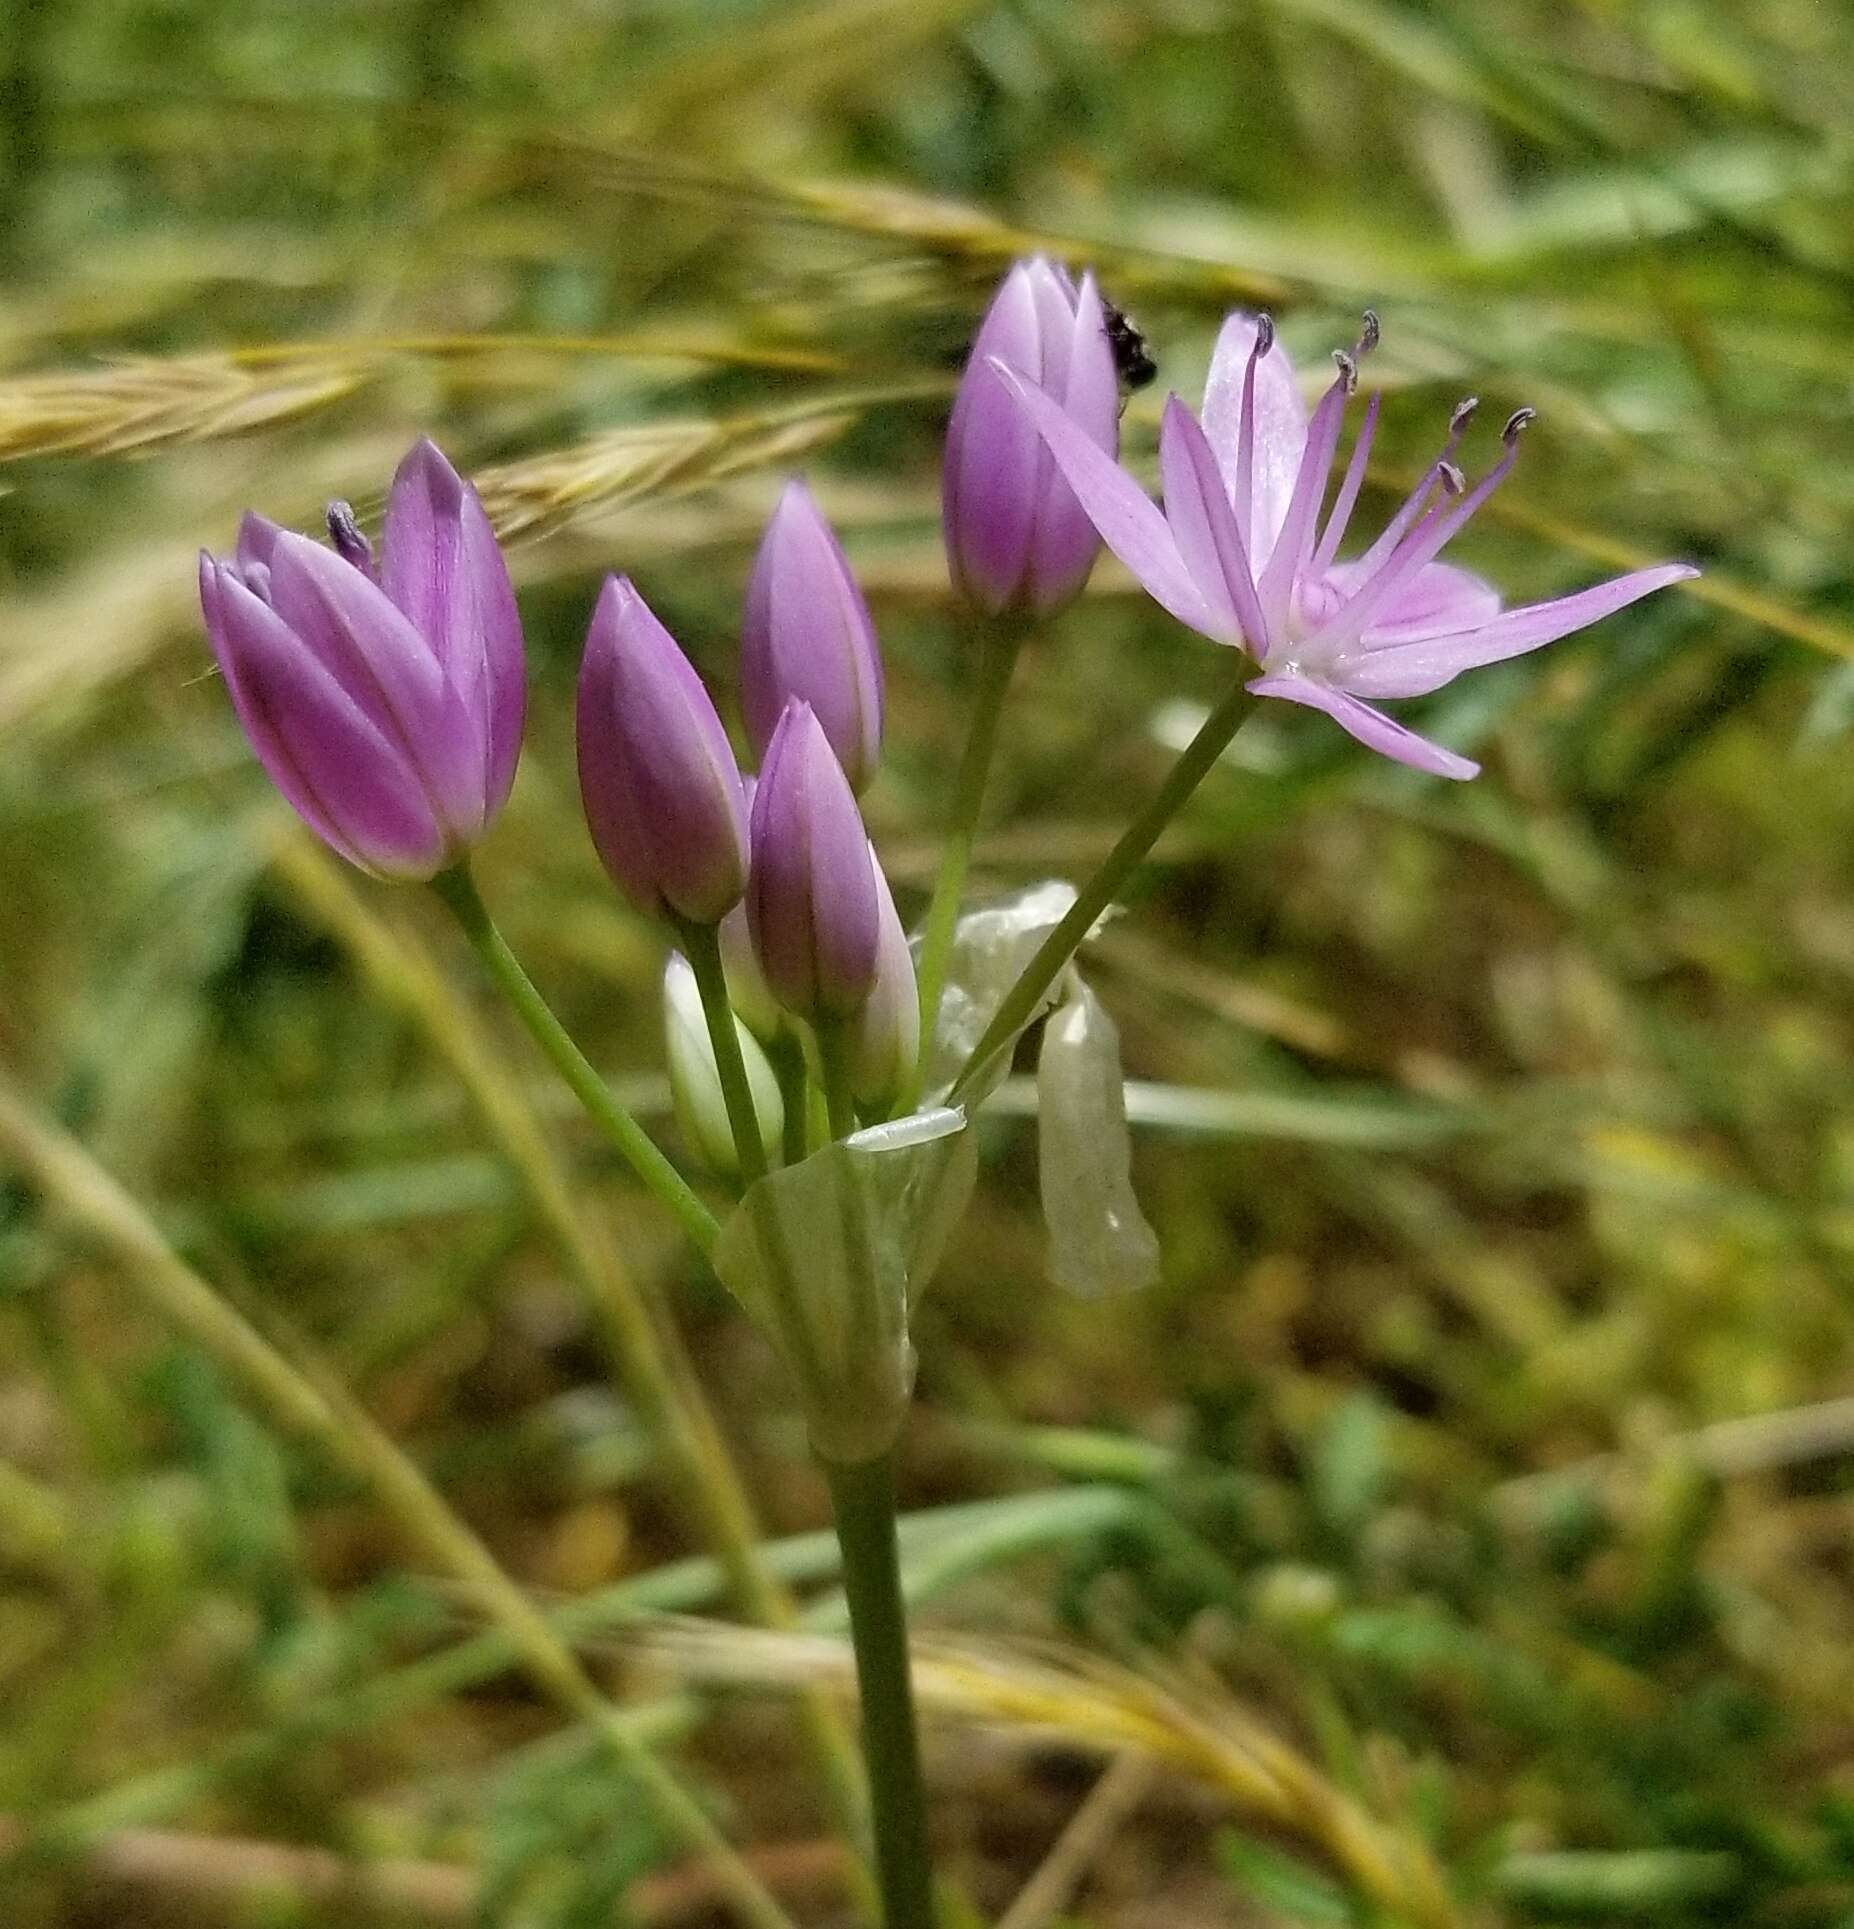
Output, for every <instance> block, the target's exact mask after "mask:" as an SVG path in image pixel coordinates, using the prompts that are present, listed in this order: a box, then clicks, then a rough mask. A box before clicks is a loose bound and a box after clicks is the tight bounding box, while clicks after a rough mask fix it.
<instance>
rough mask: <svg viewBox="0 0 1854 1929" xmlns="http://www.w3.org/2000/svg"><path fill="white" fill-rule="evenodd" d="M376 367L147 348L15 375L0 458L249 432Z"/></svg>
mask: <svg viewBox="0 0 1854 1929" xmlns="http://www.w3.org/2000/svg"><path fill="white" fill-rule="evenodd" d="M371 373H372V370H371V369H370V368H369V367H367V366H366V365H364V364H361V363H357V362H354V361H351V360H345V359H343V358H342V357H340V356H339V355H337V354H332V353H330V352H329V351H327V350H317V351H316V352H315V353H314V354H313V355H304V356H302V357H299V358H293V359H292V358H286V359H276V360H270V361H265V362H263V363H260V364H257V365H250V364H248V363H247V362H246V360H245V359H244V358H241V357H237V356H233V355H190V356H175V357H161V356H148V357H137V358H135V359H133V360H127V361H113V362H106V363H104V364H102V365H101V366H99V367H97V368H94V369H53V370H50V371H48V372H47V373H45V374H41V375H21V376H15V377H14V378H12V379H11V380H9V381H5V382H0V462H17V461H21V460H23V459H24V458H25V457H27V456H47V455H93V456H94V455H130V454H139V453H141V452H143V451H145V450H148V449H154V448H159V447H160V446H162V445H163V444H166V443H176V442H204V441H208V440H212V439H217V438H221V437H225V436H234V435H248V434H250V433H251V432H252V431H253V430H256V429H267V428H273V427H275V426H276V425H277V424H278V423H280V422H288V421H291V420H294V419H295V418H296V417H298V416H303V415H309V414H312V413H313V412H314V411H315V410H317V409H322V408H327V407H328V406H329V405H330V404H331V403H334V402H339V401H341V400H343V399H344V398H345V397H347V396H349V395H352V394H353V393H354V392H355V390H356V389H358V388H361V387H362V386H364V384H365V383H366V382H367V380H368V379H369V376H370V375H371Z"/></svg>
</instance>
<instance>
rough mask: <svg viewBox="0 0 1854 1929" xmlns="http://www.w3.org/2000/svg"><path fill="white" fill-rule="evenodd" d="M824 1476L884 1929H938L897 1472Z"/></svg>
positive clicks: (880, 1468)
mask: <svg viewBox="0 0 1854 1929" xmlns="http://www.w3.org/2000/svg"><path fill="white" fill-rule="evenodd" d="M824 1471H825V1474H826V1475H827V1477H828V1478H829V1480H830V1493H831V1504H832V1506H833V1507H834V1509H835V1510H836V1516H837V1539H838V1542H839V1543H840V1545H841V1546H842V1548H843V1587H844V1595H845V1598H846V1600H847V1601H848V1603H849V1609H850V1640H851V1643H852V1645H853V1646H854V1648H855V1650H856V1685H857V1689H858V1692H859V1693H860V1695H861V1698H862V1711H863V1723H862V1726H863V1755H864V1758H865V1759H866V1761H867V1762H868V1764H869V1791H870V1801H871V1806H872V1810H873V1815H874V1821H875V1844H876V1876H877V1880H878V1881H879V1882H880V1884H881V1888H882V1920H883V1924H884V1929H933V1865H932V1861H931V1858H930V1856H929V1854H928V1849H927V1807H926V1800H925V1796H924V1794H923V1791H922V1785H921V1753H920V1738H919V1734H918V1732H917V1729H916V1724H915V1719H914V1683H913V1678H912V1675H911V1674H910V1672H909V1667H908V1625H907V1608H906V1605H905V1604H904V1602H903V1600H902V1594H901V1567H900V1561H899V1558H898V1555H897V1550H896V1540H895V1484H894V1470H893V1467H892V1465H891V1464H890V1459H889V1456H888V1455H886V1454H884V1455H881V1456H880V1457H879V1458H877V1459H875V1460H866V1461H862V1462H860V1463H859V1464H857V1465H855V1466H842V1465H834V1464H830V1463H826V1464H825V1467H824Z"/></svg>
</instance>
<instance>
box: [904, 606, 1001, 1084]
mask: <svg viewBox="0 0 1854 1929" xmlns="http://www.w3.org/2000/svg"><path fill="white" fill-rule="evenodd" d="M974 627H975V628H976V629H977V631H978V648H979V687H978V694H977V696H976V697H975V698H974V699H973V703H972V721H971V724H970V726H969V728H968V730H967V734H966V747H965V751H964V753H963V755H962V756H961V757H960V760H959V776H958V780H957V783H956V785H955V788H954V791H953V818H952V822H951V823H950V824H949V825H948V826H947V830H946V843H945V846H944V848H943V849H942V850H941V853H940V868H939V871H938V873H937V874H936V875H935V878H934V884H933V897H932V899H931V900H930V901H929V903H928V906H927V921H926V923H925V924H924V925H923V926H922V935H921V960H920V985H921V1049H920V1061H919V1064H918V1065H917V1066H916V1069H915V1075H914V1084H913V1088H912V1091H911V1094H910V1096H911V1097H912V1098H918V1097H919V1093H920V1081H921V1076H922V1072H923V1070H924V1068H925V1065H926V1062H927V1054H928V1053H929V1052H930V1051H931V1050H932V1049H933V1034H934V1026H935V1024H936V1022H937V1021H938V1019H939V1016H940V998H941V994H942V993H943V992H944V990H945V989H946V967H947V963H948V961H949V959H950V958H951V956H952V950H953V928H954V926H955V925H956V924H957V923H958V922H959V904H960V899H961V898H962V897H963V896H964V894H965V888H966V873H967V871H968V870H969V869H970V868H971V864H972V847H973V845H974V843H975V842H976V841H977V838H978V823H979V817H980V814H981V813H982V812H983V810H984V808H985V791H986V787H987V785H988V784H989V783H990V781H991V766H992V762H993V760H994V758H995V757H996V755H997V749H998V726H999V724H1000V722H1001V721H1002V719H1003V716H1004V700H1005V697H1006V695H1007V693H1008V692H1009V690H1010V687H1011V677H1012V674H1013V672H1014V671H1015V670H1016V668H1017V658H1018V653H1019V651H1020V650H1021V648H1022V644H1023V632H1022V629H1021V628H1020V627H1019V626H1018V624H1017V623H1015V622H1013V621H1012V620H1011V619H1009V618H1006V619H1004V620H1002V621H995V620H994V621H985V622H981V623H978V624H976V625H975V626H974Z"/></svg>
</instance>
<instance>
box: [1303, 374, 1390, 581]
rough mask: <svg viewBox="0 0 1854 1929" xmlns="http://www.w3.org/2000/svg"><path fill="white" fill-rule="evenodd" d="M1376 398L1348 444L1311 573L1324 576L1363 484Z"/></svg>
mask: <svg viewBox="0 0 1854 1929" xmlns="http://www.w3.org/2000/svg"><path fill="white" fill-rule="evenodd" d="M1379 400H1380V398H1379V397H1378V396H1376V395H1374V396H1372V398H1371V399H1370V401H1368V402H1367V403H1366V404H1365V420H1364V425H1363V426H1362V427H1361V428H1360V429H1359V431H1358V440H1357V441H1356V442H1354V443H1353V444H1352V458H1351V460H1350V461H1349V462H1348V463H1347V464H1346V467H1345V480H1344V481H1343V482H1341V483H1340V485H1339V493H1338V495H1337V496H1335V497H1334V499H1333V509H1332V514H1331V515H1330V516H1328V517H1327V518H1326V527H1325V529H1324V530H1323V531H1322V532H1321V534H1320V541H1319V547H1318V548H1317V549H1315V550H1314V552H1313V563H1312V573H1313V574H1314V575H1315V576H1324V575H1325V574H1326V572H1327V571H1328V570H1329V569H1330V568H1331V567H1332V563H1333V558H1334V557H1335V556H1337V555H1338V553H1339V544H1340V542H1341V541H1342V540H1343V539H1344V536H1345V530H1346V524H1347V523H1349V522H1350V521H1351V520H1352V509H1353V505H1354V504H1355V503H1356V502H1357V501H1358V492H1359V490H1360V489H1362V488H1363V487H1364V486H1365V464H1366V463H1367V462H1368V461H1369V460H1370V458H1371V439H1372V437H1373V436H1374V435H1375V434H1376V433H1377V427H1378V404H1379Z"/></svg>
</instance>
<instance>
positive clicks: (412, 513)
mask: <svg viewBox="0 0 1854 1929" xmlns="http://www.w3.org/2000/svg"><path fill="white" fill-rule="evenodd" d="M336 508H337V511H338V512H339V511H340V510H341V509H342V508H343V505H337V506H336ZM330 527H331V531H332V533H333V536H334V540H335V542H336V548H334V549H328V548H325V547H324V546H323V545H322V544H321V543H317V542H311V541H310V540H309V539H308V538H307V537H306V536H298V535H293V534H291V533H290V532H288V531H287V530H283V529H279V528H278V527H277V525H276V524H275V523H272V522H267V521H266V520H265V519H264V518H263V517H262V516H256V515H247V516H246V517H245V519H244V523H243V525H242V527H241V528H240V530H239V532H238V548H237V551H236V553H235V555H233V556H232V557H231V558H229V559H220V558H217V557H213V556H208V555H204V554H202V556H201V557H200V608H201V611H202V613H203V614H204V616H205V619H206V633H207V636H208V639H209V640H210V642H211V644H212V649H213V654H214V656H215V657H216V658H217V659H218V663H219V668H220V670H221V672H222V673H223V674H224V677H225V684H226V688H227V690H228V691H229V692H230V694H231V698H232V704H233V707H234V708H235V709H236V710H237V712H238V720H239V722H240V723H241V724H242V725H243V726H244V730H245V735H246V736H247V737H248V738H250V740H251V747H252V749H253V750H255V751H256V752H257V755H258V760H259V761H260V762H261V763H262V764H263V766H264V768H265V769H266V770H267V771H268V772H269V773H270V777H271V781H272V782H273V783H275V784H276V786H277V788H278V789H279V790H280V791H282V792H283V794H284V796H285V797H286V798H287V799H288V800H289V802H290V804H291V806H292V807H293V808H294V809H295V811H296V813H297V815H298V816H299V817H301V818H302V820H303V821H304V823H306V824H307V825H308V826H309V828H310V829H311V830H312V831H314V832H315V833H316V835H317V836H318V837H320V838H321V839H322V840H323V842H324V843H326V844H328V845H329V846H330V847H331V848H333V849H334V850H336V851H338V852H339V853H340V854H341V855H342V856H343V857H345V858H347V859H348V860H349V862H350V863H354V864H358V865H359V866H360V867H361V868H362V869H363V870H368V871H373V872H375V873H377V874H378V875H380V876H382V877H396V878H428V877H433V876H435V875H436V874H437V873H438V872H439V871H441V870H444V869H446V868H447V867H449V866H450V865H452V864H454V863H456V861H457V860H458V858H460V857H461V856H462V855H463V853H464V852H465V851H467V850H468V849H469V848H470V846H471V845H472V844H474V843H476V842H477V841H478V839H480V838H481V837H482V836H483V835H484V833H485V832H486V831H487V830H488V829H489V827H490V825H491V824H493V823H494V822H495V820H496V817H497V815H498V813H499V812H500V811H501V809H502V806H503V805H504V803H506V802H507V800H508V794H509V788H510V786H511V785H512V784H513V783H514V781H515V761H516V758H517V756H518V755H519V754H520V751H521V729H522V714H523V710H524V707H525V702H526V697H525V688H524V671H523V666H522V643H521V620H520V618H519V617H518V615H517V614H516V609H515V592H514V590H513V589H512V588H511V586H510V584H509V574H508V569H507V566H506V565H505V564H504V562H503V560H502V552H501V551H500V550H499V549H498V548H497V547H496V538H495V535H494V533H493V532H492V530H491V529H490V526H489V518H488V517H487V516H486V515H484V513H483V505H482V504H481V503H480V502H479V501H478V500H477V496H476V491H475V490H474V489H472V488H471V487H470V485H469V484H468V483H467V482H465V481H464V479H463V478H462V477H461V476H460V475H458V473H457V471H456V470H455V469H453V468H452V467H451V465H450V464H449V463H448V462H447V461H445V459H444V457H443V456H442V455H440V454H439V453H438V451H437V449H436V448H434V447H433V446H432V444H431V443H429V442H419V443H418V444H417V445H416V446H415V447H414V448H413V449H412V451H411V453H410V454H409V455H407V457H406V459H405V460H404V461H403V462H402V463H401V464H400V465H399V471H398V474H397V475H395V476H394V478H393V487H392V493H391V495H390V496H389V498H388V501H387V507H386V529H385V536H384V540H383V543H382V551H383V554H382V558H381V567H380V571H379V578H378V580H377V581H376V580H375V577H374V574H373V568H372V553H371V550H370V548H369V546H368V544H367V543H366V540H365V538H364V537H362V536H361V534H360V531H359V529H358V528H357V527H356V526H355V524H354V520H353V517H352V514H351V513H347V514H341V513H337V514H336V515H334V516H333V517H332V518H331V523H330Z"/></svg>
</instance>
